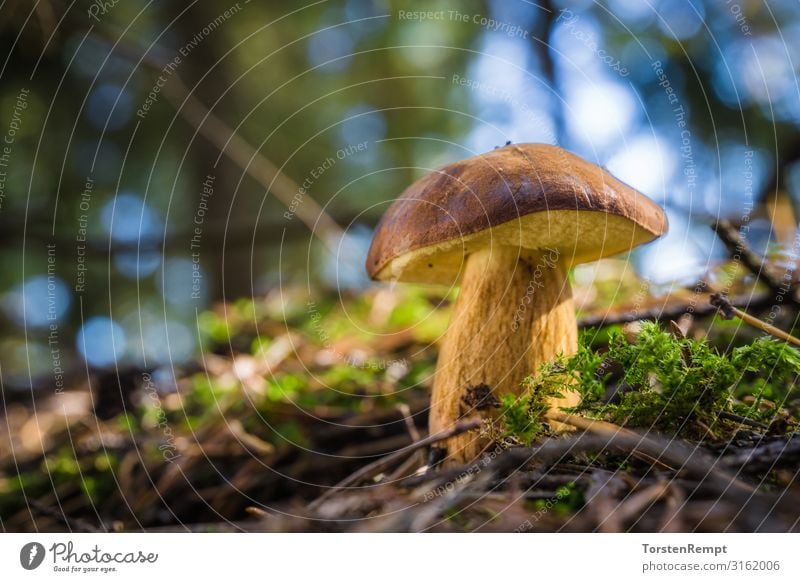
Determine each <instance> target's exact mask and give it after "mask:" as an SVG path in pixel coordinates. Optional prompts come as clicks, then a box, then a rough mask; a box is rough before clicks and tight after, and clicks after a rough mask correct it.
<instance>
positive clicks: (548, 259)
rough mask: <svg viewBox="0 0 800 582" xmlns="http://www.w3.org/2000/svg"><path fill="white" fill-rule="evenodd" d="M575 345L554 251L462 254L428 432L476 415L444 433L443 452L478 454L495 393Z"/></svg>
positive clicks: (457, 458) (455, 457)
mask: <svg viewBox="0 0 800 582" xmlns="http://www.w3.org/2000/svg"><path fill="white" fill-rule="evenodd" d="M554 253H555V255H554ZM532 339H533V341H532ZM576 349H577V325H576V321H575V312H574V306H573V304H572V294H571V292H570V288H569V283H568V282H567V279H566V274H565V269H564V267H563V266H562V264H561V262H560V261H559V257H558V255H557V253H556V252H555V251H552V252H545V253H541V254H535V255H533V256H531V255H530V254H527V255H526V256H525V257H523V256H521V255H520V249H519V248H516V247H498V246H494V247H491V248H488V249H484V250H480V251H477V252H475V253H472V254H471V255H469V256H468V257H467V262H466V266H465V268H464V274H463V279H462V282H461V293H460V294H459V296H458V299H457V300H456V304H455V307H454V311H453V316H452V321H451V322H450V327H449V329H448V332H447V336H446V337H445V339H444V342H443V344H442V348H441V351H440V353H439V361H438V364H437V368H436V376H435V378H434V383H433V395H432V402H431V414H430V432H431V434H435V433H438V432H440V431H442V430H447V429H448V428H451V427H452V426H453V425H454V424H455V423H456V422H457V421H458V420H459V419H461V418H465V417H476V416H477V417H480V418H482V419H484V420H486V421H488V422H487V423H486V424H487V425H488V426H486V427H485V428H484V430H481V431H479V432H474V431H473V432H470V433H465V434H462V435H459V436H457V437H454V438H452V439H450V441H449V442H448V445H447V449H448V459H449V460H451V461H454V462H468V461H471V460H473V459H475V458H476V457H478V456H479V455H480V453H481V452H482V451H483V450H484V449H485V448H486V446H487V445H488V444H490V442H491V436H492V435H491V430H487V429H489V428H490V426H491V422H492V421H494V420H496V418H497V408H498V403H499V399H500V397H501V396H503V395H505V394H515V395H518V394H520V393H521V392H522V385H521V383H522V380H523V379H524V378H525V377H526V376H528V375H529V374H530V373H531V371H533V370H535V369H537V368H538V366H539V365H540V364H541V363H544V362H546V361H548V360H550V359H552V358H553V357H554V356H556V355H557V354H558V353H561V352H563V353H565V354H567V355H571V354H572V353H574V352H575V350H576Z"/></svg>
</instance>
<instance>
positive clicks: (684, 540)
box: [0, 533, 800, 582]
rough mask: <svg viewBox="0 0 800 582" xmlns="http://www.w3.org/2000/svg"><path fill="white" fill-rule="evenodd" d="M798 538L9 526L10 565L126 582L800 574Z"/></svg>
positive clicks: (5, 573) (2, 538)
mask: <svg viewBox="0 0 800 582" xmlns="http://www.w3.org/2000/svg"><path fill="white" fill-rule="evenodd" d="M798 542H800V539H798V537H797V536H796V535H790V534H756V535H749V534H530V535H523V534H422V535H413V534H180V533H176V534H41V535H28V534H3V535H0V574H1V575H2V576H1V579H2V580H14V581H16V580H20V581H24V580H55V579H71V580H78V579H86V578H90V579H94V580H114V581H120V582H121V581H125V580H130V581H136V582H141V581H142V580H172V579H179V578H173V577H178V576H181V577H183V578H181V579H183V580H193V578H192V577H194V576H202V577H201V578H198V579H199V580H216V579H220V580H222V579H224V580H232V578H231V576H237V575H241V576H242V579H247V580H250V579H260V580H279V581H281V582H283V581H285V580H294V579H298V580H304V581H305V580H324V581H325V582H339V581H341V582H360V581H361V580H377V581H381V582H383V581H395V580H397V581H401V580H402V581H403V582H408V581H409V580H420V581H426V580H434V579H436V577H442V578H447V579H448V580H504V579H505V580H516V579H518V577H519V576H523V577H524V578H523V579H525V580H539V579H558V580H581V579H584V580H597V579H600V580H606V579H613V580H615V581H616V580H619V581H624V580H647V579H653V580H704V581H709V580H789V579H791V580H797V579H798V562H800V558H798V554H800V552H799V551H798ZM253 576H257V578H253ZM545 576H546V577H547V578H543V577H545ZM222 577H225V578H222ZM598 577H599V578H598Z"/></svg>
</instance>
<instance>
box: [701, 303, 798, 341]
mask: <svg viewBox="0 0 800 582" xmlns="http://www.w3.org/2000/svg"><path fill="white" fill-rule="evenodd" d="M709 302H710V303H711V305H713V306H714V307H715V308H717V309H718V310H719V313H720V314H721V315H722V317H724V318H725V319H732V318H733V317H738V318H739V319H741V320H742V321H743V322H745V323H746V324H748V325H752V326H753V327H755V328H756V329H760V330H761V331H763V332H765V333H768V334H770V335H773V336H775V337H776V338H778V339H782V340H783V341H787V342H789V343H790V344H794V345H796V346H800V339H798V338H796V337H794V336H793V335H789V334H788V333H786V332H785V331H783V330H782V329H778V328H777V327H775V326H774V325H770V324H769V323H767V322H765V321H761V320H760V319H758V318H757V317H753V316H752V315H750V314H749V313H745V312H744V311H742V310H741V309H739V308H737V307H734V306H733V304H732V303H731V302H730V301H729V300H728V299H727V298H726V297H725V296H724V295H723V294H722V293H713V294H712V295H711V299H710V300H709Z"/></svg>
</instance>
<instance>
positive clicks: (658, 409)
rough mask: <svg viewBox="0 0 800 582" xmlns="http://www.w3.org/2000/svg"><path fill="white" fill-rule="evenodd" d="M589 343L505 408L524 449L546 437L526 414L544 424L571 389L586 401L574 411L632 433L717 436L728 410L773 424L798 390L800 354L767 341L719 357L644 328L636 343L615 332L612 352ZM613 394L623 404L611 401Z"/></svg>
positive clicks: (547, 369)
mask: <svg viewBox="0 0 800 582" xmlns="http://www.w3.org/2000/svg"><path fill="white" fill-rule="evenodd" d="M588 340H589V335H588V334H584V335H582V337H581V342H580V346H579V349H578V352H577V354H575V355H574V356H573V357H571V358H561V359H560V360H558V361H556V362H553V363H549V364H546V365H544V366H543V367H542V368H541V369H540V371H539V374H537V376H536V377H533V378H529V379H528V380H527V381H526V385H527V388H528V391H527V394H526V395H525V396H523V397H521V398H519V399H516V402H514V403H512V402H511V400H508V401H507V403H506V401H504V409H503V411H504V424H505V428H506V432H507V433H508V434H509V435H514V436H516V438H518V439H519V440H520V441H522V442H526V441H527V442H529V441H530V440H531V438H535V436H536V435H537V434H538V433H539V431H538V430H536V429H534V428H531V427H530V426H529V425H526V424H525V422H523V420H522V418H521V413H520V410H519V409H520V408H524V409H526V410H527V411H528V413H529V415H530V416H529V417H528V418H527V420H528V421H529V424H530V421H531V420H532V419H537V418H541V415H542V414H543V412H544V409H545V406H544V404H545V398H546V397H547V396H549V395H552V394H554V393H556V392H557V390H558V389H559V387H562V388H563V386H565V385H566V384H567V383H574V386H575V388H576V389H577V390H578V391H579V392H580V394H581V403H580V404H579V405H578V406H577V407H576V408H574V409H573V411H574V412H577V413H581V414H584V415H586V416H589V417H594V418H602V419H605V420H609V421H611V422H614V423H617V424H621V425H626V426H629V427H643V428H652V429H655V430H661V431H667V432H671V433H677V432H680V431H686V432H689V433H692V432H694V431H697V432H702V431H700V430H699V427H702V426H705V427H711V430H712V431H714V432H717V431H719V430H721V429H724V428H725V427H726V425H725V422H724V421H721V420H720V419H719V416H718V415H719V413H720V412H723V411H727V412H735V413H737V414H739V415H742V416H745V417H747V418H751V419H753V420H759V421H761V422H769V421H771V420H773V419H774V417H775V416H776V414H778V413H779V412H780V410H781V409H780V407H781V406H782V405H783V404H784V403H785V402H786V401H787V399H788V398H789V397H790V395H792V394H793V393H794V391H795V390H796V384H797V379H798V376H799V375H800V354H799V353H798V352H797V351H796V350H795V349H793V348H792V347H790V346H788V345H786V344H785V343H783V342H779V341H776V340H774V339H772V338H766V337H764V338H759V339H757V340H755V341H754V342H752V343H751V344H749V345H745V346H741V347H737V348H734V349H733V350H731V351H730V352H720V351H718V350H717V349H716V348H714V347H713V346H712V345H711V344H710V343H709V342H707V341H698V340H692V339H678V338H676V337H674V336H672V335H671V334H669V333H666V332H665V331H663V330H662V329H661V327H660V326H658V325H657V324H655V323H645V324H643V326H642V329H641V332H640V333H639V334H638V336H637V337H636V339H635V341H633V342H629V341H628V340H627V339H626V338H625V336H624V335H623V334H622V333H621V332H620V331H614V332H612V334H611V336H610V338H609V344H608V347H607V349H605V350H601V349H599V348H593V347H590V345H589V341H588ZM614 371H616V373H612V372H614ZM611 389H614V390H616V397H615V398H612V399H609V398H608V392H609V391H610V390H611ZM765 400H768V401H769V402H767V403H765ZM746 401H752V402H748V403H747V404H746V403H745V402H746ZM536 424H537V423H535V422H534V425H536ZM729 424H730V423H729Z"/></svg>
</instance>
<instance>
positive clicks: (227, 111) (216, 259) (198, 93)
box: [172, 2, 253, 301]
mask: <svg viewBox="0 0 800 582" xmlns="http://www.w3.org/2000/svg"><path fill="white" fill-rule="evenodd" d="M184 6H185V5H183V4H181V3H173V4H172V7H173V8H172V15H173V16H174V15H175V14H178V12H179V11H180V10H182V9H183V8H184ZM220 12H221V5H219V4H214V3H209V2H198V3H196V4H195V5H194V6H192V8H190V9H189V10H188V11H187V12H186V13H185V14H184V15H183V16H182V17H181V18H180V20H179V21H178V25H179V32H178V38H177V41H176V42H177V43H179V46H182V45H183V44H184V43H186V42H189V40H191V39H193V38H194V37H195V35H197V34H198V31H201V30H203V28H204V27H206V26H208V24H209V23H210V22H213V21H214V19H215V18H217V17H218V16H219V14H220ZM233 18H236V16H234V17H233ZM225 26H226V24H225V23H222V25H220V26H219V27H218V28H217V29H216V30H214V31H213V32H212V33H211V34H209V35H207V36H205V37H203V40H202V41H201V42H199V43H198V44H197V46H196V47H194V48H193V49H192V50H191V53H190V54H189V56H188V57H187V58H186V59H184V63H183V64H181V69H180V75H181V78H182V79H183V82H184V83H185V85H186V86H187V89H188V90H189V91H191V92H192V93H193V94H194V96H195V97H197V98H198V99H199V100H200V101H202V102H203V103H204V104H205V105H206V106H207V107H208V108H209V109H210V110H211V111H212V112H213V113H214V114H215V115H217V116H218V117H219V118H220V119H222V120H224V121H226V122H227V123H228V124H229V125H230V126H235V125H236V123H237V122H238V119H239V117H240V114H239V113H238V112H240V111H242V110H243V107H244V106H243V105H242V106H240V104H241V99H239V95H238V94H237V89H236V86H235V85H234V77H233V75H231V74H230V69H229V67H228V65H227V63H226V62H225V60H224V58H223V57H224V55H225V53H226V52H227V48H228V47H227V42H226V39H227V38H229V37H228V35H227V34H226V29H225ZM228 58H230V57H228ZM209 71H211V72H210V73H209ZM206 73H208V75H207V76H206V77H205V78H204V79H203V76H204V75H206ZM201 79H203V80H202V81H201ZM198 82H199V83H200V84H199V85H198V86H197V87H196V88H195V89H192V88H193V87H194V86H195V84H197V83H198ZM228 89H230V90H229V91H227V92H226V90H228ZM223 94H224V95H225V96H224V98H223V99H222V100H221V101H220V102H219V103H216V102H217V100H218V99H220V97H221V96H222V95H223ZM215 103H216V104H215ZM189 132H190V135H191V133H193V132H194V128H190V129H189ZM190 147H191V155H190V157H189V159H190V160H191V165H190V167H189V169H188V170H187V171H188V172H190V175H189V179H188V180H187V184H189V188H190V189H191V190H190V191H189V192H188V197H187V199H188V200H190V201H191V205H192V206H191V208H192V213H193V214H192V216H191V219H192V220H193V219H194V210H195V209H196V208H197V205H198V204H199V203H200V201H201V195H202V192H203V182H204V181H205V180H206V176H208V175H209V174H211V175H213V176H214V177H215V178H214V181H213V195H212V196H211V197H210V199H209V200H208V207H209V208H208V212H207V213H206V214H205V217H204V224H203V236H202V240H201V243H200V249H199V252H200V260H201V262H202V266H203V269H204V270H205V273H206V282H207V284H208V287H209V298H210V299H211V300H212V301H213V300H217V299H222V297H223V296H224V297H226V298H227V299H228V300H230V299H235V298H237V297H242V296H248V297H249V296H250V295H251V285H250V245H249V244H248V245H246V246H242V245H238V244H234V245H232V246H231V248H228V249H226V250H225V255H224V257H223V247H222V241H223V240H225V238H226V237H225V235H224V233H225V231H226V225H227V231H228V236H227V238H230V236H231V235H234V237H235V238H239V235H241V234H242V233H241V230H242V228H243V226H244V225H246V227H248V228H250V227H252V223H253V214H252V212H248V210H249V209H250V207H252V206H253V204H252V201H248V200H247V199H246V198H244V197H243V196H244V193H243V192H242V190H241V189H240V191H239V193H238V195H237V199H236V200H235V201H234V189H235V188H236V185H237V183H238V182H239V178H240V176H241V172H240V170H239V169H238V168H237V167H236V166H234V165H233V164H231V163H230V162H229V161H228V159H227V158H225V156H220V152H219V150H218V149H217V148H216V147H215V146H213V145H211V144H210V143H209V142H208V141H207V140H206V139H205V138H203V137H202V136H200V135H197V136H195V138H194V140H193V141H192V143H191V146H190ZM217 159H219V160H220V161H219V163H218V164H217V166H216V167H214V163H215V162H216V160H217ZM248 186H249V181H248V179H247V178H245V180H244V181H242V187H243V188H244V189H246V188H247V187H248ZM193 227H194V225H193V224H192V225H190V228H189V230H190V232H191V231H193ZM248 232H249V231H248ZM190 242H191V241H190V240H186V241H184V242H181V243H179V245H180V246H179V247H178V249H179V252H181V254H182V253H183V252H185V251H186V250H191V249H190V248H189V246H190ZM223 259H224V260H223ZM223 265H224V268H223Z"/></svg>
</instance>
